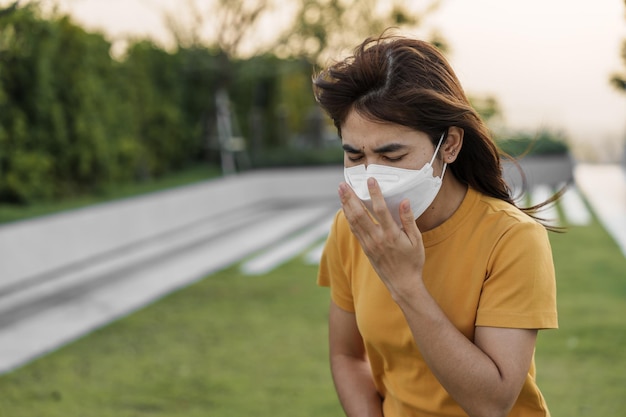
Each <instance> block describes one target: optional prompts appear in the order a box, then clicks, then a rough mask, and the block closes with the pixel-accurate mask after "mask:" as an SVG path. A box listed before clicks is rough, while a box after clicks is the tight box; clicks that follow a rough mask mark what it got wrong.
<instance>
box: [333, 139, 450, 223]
mask: <svg viewBox="0 0 626 417" xmlns="http://www.w3.org/2000/svg"><path fill="white" fill-rule="evenodd" d="M444 135H445V132H444V133H443V134H442V135H441V138H440V139H439V144H438V145H437V148H436V149H435V153H434V154H433V157H432V159H431V160H430V162H428V163H427V164H426V165H424V166H423V167H422V168H421V169H404V168H395V167H390V166H387V165H375V164H370V165H368V166H367V168H365V165H363V164H361V165H357V166H354V167H349V168H344V171H343V173H344V177H345V179H346V182H347V183H348V184H349V185H350V187H352V189H353V190H354V192H355V193H356V195H357V196H358V197H359V198H360V199H361V201H363V203H364V204H365V206H366V207H367V209H368V210H370V211H372V201H371V199H370V193H369V190H368V188H367V179H368V178H370V177H373V178H375V179H376V181H378V185H379V187H380V189H381V191H382V193H383V197H384V198H385V202H386V203H387V208H388V209H389V212H390V213H391V216H392V217H393V219H394V220H395V221H396V223H398V224H399V225H402V223H401V222H400V203H401V202H402V200H404V199H408V200H409V202H410V203H411V209H412V210H413V217H414V218H415V219H417V218H418V217H419V216H421V215H422V214H423V213H424V212H425V211H426V209H427V208H428V207H429V206H430V205H431V204H432V202H433V201H434V200H435V197H436V196H437V193H438V192H439V189H440V188H441V183H442V181H443V174H445V172H446V165H447V164H446V163H445V162H444V164H443V169H442V171H441V177H435V176H433V162H434V161H435V156H436V155H437V152H438V151H439V147H440V146H441V143H442V141H443V138H444Z"/></svg>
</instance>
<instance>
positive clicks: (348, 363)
mask: <svg viewBox="0 0 626 417" xmlns="http://www.w3.org/2000/svg"><path fill="white" fill-rule="evenodd" d="M331 371H332V375H333V381H334V383H335V388H336V390H337V395H338V396H339V401H340V402H341V405H342V407H343V409H344V412H345V413H346V416H347V417H382V416H383V413H382V401H381V398H380V395H379V394H378V391H377V390H376V387H375V385H374V381H373V379H372V373H371V370H370V367H369V364H368V363H367V362H366V361H365V360H363V359H360V358H354V357H350V356H346V355H335V356H332V357H331Z"/></svg>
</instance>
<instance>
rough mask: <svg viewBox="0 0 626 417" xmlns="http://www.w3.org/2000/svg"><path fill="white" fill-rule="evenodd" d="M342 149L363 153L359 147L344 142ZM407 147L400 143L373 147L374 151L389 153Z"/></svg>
mask: <svg viewBox="0 0 626 417" xmlns="http://www.w3.org/2000/svg"><path fill="white" fill-rule="evenodd" d="M342 148H343V150H344V151H346V152H348V153H353V154H355V153H363V152H362V151H361V150H360V149H356V148H354V147H352V146H350V145H348V144H344V145H343V146H342ZM406 148H408V146H407V145H402V144H401V143H388V144H386V145H383V146H379V147H378V148H375V149H374V153H379V154H380V153H390V152H397V151H401V150H404V149H406Z"/></svg>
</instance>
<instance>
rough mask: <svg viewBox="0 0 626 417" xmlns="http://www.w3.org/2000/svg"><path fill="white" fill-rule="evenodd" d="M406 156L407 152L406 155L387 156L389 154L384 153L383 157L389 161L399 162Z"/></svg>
mask: <svg viewBox="0 0 626 417" xmlns="http://www.w3.org/2000/svg"><path fill="white" fill-rule="evenodd" d="M405 156H406V154H404V155H400V156H387V155H383V156H382V158H383V159H384V160H385V161H389V162H399V161H401V160H402V158H404V157H405Z"/></svg>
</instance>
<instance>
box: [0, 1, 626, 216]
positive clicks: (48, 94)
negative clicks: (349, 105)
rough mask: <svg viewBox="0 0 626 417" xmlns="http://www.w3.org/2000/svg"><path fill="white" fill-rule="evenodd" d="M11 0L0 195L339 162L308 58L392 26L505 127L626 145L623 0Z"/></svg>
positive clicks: (4, 52)
mask: <svg viewBox="0 0 626 417" xmlns="http://www.w3.org/2000/svg"><path fill="white" fill-rule="evenodd" d="M0 7H2V12H1V13H0V31H1V32H0V204H3V205H7V204H9V205H11V204H13V205H15V204H17V205H22V206H24V205H29V204H31V203H34V202H42V201H43V202H45V201H58V200H62V199H67V198H75V197H77V196H81V195H85V194H92V195H93V194H98V193H103V192H105V190H109V189H111V188H112V187H116V186H118V187H121V186H122V185H123V184H127V183H137V182H144V183H145V182H149V181H152V180H154V179H158V178H162V177H165V176H168V175H171V174H174V173H180V172H184V171H186V170H189V169H197V167H199V166H200V167H202V169H206V168H207V167H214V168H215V169H216V170H217V171H218V174H219V173H226V174H228V173H232V172H235V171H242V170H247V169H251V168H262V167H271V166H285V165H307V164H308V165H310V164H326V163H335V162H340V161H341V155H340V154H339V153H338V152H337V150H336V146H337V144H338V143H337V141H336V140H334V139H335V138H336V135H335V133H334V131H333V129H331V128H330V124H329V121H328V120H327V119H326V118H325V116H324V115H322V114H321V113H320V112H319V110H318V109H317V108H316V106H315V103H314V100H313V97H312V93H311V86H310V84H311V82H310V79H311V75H312V74H313V73H314V72H315V70H316V69H317V68H319V67H321V66H324V65H325V64H326V63H328V62H329V60H332V59H338V58H341V57H343V56H345V55H346V54H348V53H349V51H350V49H351V48H352V47H353V46H354V45H356V44H357V43H358V42H359V41H360V40H362V39H363V38H364V37H366V36H368V35H376V34H379V33H381V32H382V31H383V30H384V29H385V28H387V27H397V28H398V30H399V31H400V32H401V33H405V34H410V35H414V36H418V37H421V38H424V39H427V40H431V41H433V42H434V43H436V44H437V45H438V46H439V47H440V48H441V49H442V50H443V51H445V53H446V54H447V56H448V57H449V59H450V60H451V62H452V63H453V65H454V67H455V69H456V71H457V73H458V76H459V77H460V79H461V81H462V82H463V84H464V86H465V88H466V91H467V93H468V95H469V96H470V97H471V99H472V102H473V103H474V105H475V107H476V108H477V109H478V110H479V111H480V112H481V113H482V114H483V116H484V117H485V119H486V120H488V122H489V125H490V127H491V128H492V130H493V132H494V136H495V137H496V139H497V140H498V141H501V142H502V141H506V140H507V139H512V138H516V139H521V140H532V139H537V138H538V137H542V138H544V139H546V140H547V142H553V141H554V142H557V145H556V147H557V148H558V149H560V150H561V151H563V150H565V151H566V152H568V153H569V154H570V155H572V156H573V157H575V158H576V160H578V161H586V162H613V163H615V162H620V161H622V159H623V153H624V142H625V141H624V136H625V131H626V122H625V120H624V114H626V113H625V110H626V95H625V94H624V92H625V90H624V88H625V84H624V77H625V76H626V75H625V73H626V69H625V61H624V59H625V57H624V48H623V42H624V39H625V38H626V34H625V31H624V28H625V25H624V23H625V20H624V4H623V2H622V1H620V0H610V1H602V2H597V4H596V3H594V4H593V5H590V4H589V3H588V2H583V1H568V0H554V1H550V2H544V1H539V0H529V1H524V2H513V3H510V2H507V3H506V4H502V2H498V1H496V0H472V1H460V0H438V1H430V0H421V1H417V0H413V1H409V0H405V1H400V0H398V1H393V0H389V1H374V0H367V1H349V0H345V1H330V0H326V1H318V0H300V1H293V2H288V3H285V2H279V1H276V0H256V1H244V0H231V1H223V0H213V1H199V0H197V1H196V0H184V1H174V0H125V1H121V0H108V1H104V0H58V1H54V0H42V1H38V2H28V1H6V0H3V1H1V2H0ZM563 145H564V146H563ZM504 147H505V148H506V146H504ZM506 149H507V150H509V149H508V148H506Z"/></svg>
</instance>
